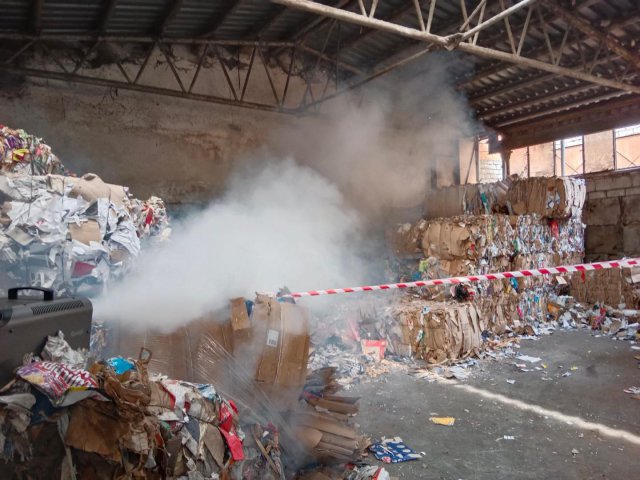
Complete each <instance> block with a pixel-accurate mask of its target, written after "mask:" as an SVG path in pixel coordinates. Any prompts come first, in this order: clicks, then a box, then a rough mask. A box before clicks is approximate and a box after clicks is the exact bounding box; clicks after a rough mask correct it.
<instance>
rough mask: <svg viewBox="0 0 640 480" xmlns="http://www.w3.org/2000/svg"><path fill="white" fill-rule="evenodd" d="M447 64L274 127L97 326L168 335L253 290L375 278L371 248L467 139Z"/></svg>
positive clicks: (107, 302) (147, 260) (124, 287)
mask: <svg viewBox="0 0 640 480" xmlns="http://www.w3.org/2000/svg"><path fill="white" fill-rule="evenodd" d="M447 65H448V61H443V59H442V58H440V57H433V59H431V60H429V61H428V62H424V63H423V64H421V65H420V66H419V67H415V68H413V69H411V71H405V72H404V73H403V74H398V75H396V76H395V77H394V78H391V79H388V80H387V83H386V87H385V89H382V88H376V87H371V88H367V90H363V91H360V92H358V93H356V94H355V95H354V96H351V97H349V96H343V97H340V98H339V99H338V100H337V101H335V102H333V103H332V105H329V106H328V109H327V110H325V111H324V112H323V114H322V115H320V116H318V117H306V118H300V119H295V120H293V121H292V122H291V124H290V125H289V126H288V127H287V128H279V129H276V130H274V132H273V135H272V137H271V142H270V145H268V146H267V148H266V149H265V152H262V153H260V154H258V153H256V154H255V155H254V157H255V161H252V162H248V163H249V165H250V166H249V167H246V166H245V167H244V168H241V169H240V170H239V171H237V172H236V173H235V174H234V175H233V177H232V178H231V180H230V181H229V183H228V188H227V191H226V193H225V194H224V195H223V196H222V197H221V198H219V199H217V200H216V201H215V202H213V203H212V204H211V205H210V206H209V207H208V208H206V209H204V210H203V211H200V212H197V213H195V214H193V215H191V216H190V217H189V218H188V219H187V220H186V222H184V224H183V225H178V226H176V228H174V237H173V240H172V241H171V242H170V243H169V244H168V245H166V246H165V247H164V248H162V249H161V250H160V251H155V252H153V253H152V254H147V255H146V256H145V257H143V258H142V259H141V261H140V262H139V265H138V268H137V269H136V272H134V273H133V274H132V275H130V276H129V277H127V278H126V279H125V280H124V281H123V282H121V283H120V284H119V285H117V286H116V287H115V288H113V289H112V290H111V291H110V292H109V293H108V294H107V295H105V296H104V297H102V298H100V299H98V301H97V302H96V305H95V306H96V315H95V316H96V318H97V319H101V320H120V321H121V325H124V326H129V327H131V328H152V329H157V330H161V331H171V330H173V329H175V328H177V327H179V326H182V325H185V324H186V323H187V322H188V321H190V320H192V319H194V318H196V317H198V316H200V315H202V314H204V313H206V312H208V311H211V310H215V309H218V308H222V307H224V306H225V305H227V303H228V300H229V298H232V297H236V296H248V297H252V296H253V294H254V293H255V292H256V291H274V290H275V289H277V288H278V287H281V286H283V285H286V286H288V287H290V288H291V289H293V290H306V289H313V288H332V287H341V286H350V285H356V284H360V283H371V282H373V281H376V280H377V278H375V277H374V276H373V275H374V272H375V273H377V272H380V271H381V270H382V263H383V254H382V253H381V252H380V250H376V248H377V247H380V245H376V242H375V241H373V239H375V240H377V241H378V242H379V244H382V243H383V242H384V234H383V232H382V230H383V227H384V223H385V221H389V220H390V219H391V213H392V212H393V211H394V210H396V209H399V208H404V209H406V208H408V207H413V206H416V205H419V204H420V203H421V201H422V198H423V195H424V192H425V189H426V188H428V186H429V185H430V183H431V181H432V179H433V178H434V177H433V176H434V174H435V175H438V177H439V178H440V179H442V178H446V177H445V175H444V174H445V173H448V172H450V171H451V170H452V165H451V162H457V161H458V158H457V149H456V145H457V141H458V139H459V138H461V137H462V136H464V135H466V134H468V132H469V130H470V122H469V117H468V114H467V109H466V107H465V104H464V101H463V100H462V99H461V98H459V97H458V95H457V94H456V92H455V91H454V90H453V88H451V87H450V86H449V85H450V84H451V79H450V78H449V71H448V68H447ZM418 68H419V69H418ZM389 84H391V85H397V86H398V88H397V89H391V93H389V88H388V85H389ZM283 158H288V160H282V159H283ZM239 160H240V159H239ZM238 163H241V162H238ZM246 163H247V162H245V164H246ZM380 280H382V279H380ZM319 300H320V299H314V300H313V302H314V303H313V306H315V305H317V304H318V303H319ZM307 304H309V303H307Z"/></svg>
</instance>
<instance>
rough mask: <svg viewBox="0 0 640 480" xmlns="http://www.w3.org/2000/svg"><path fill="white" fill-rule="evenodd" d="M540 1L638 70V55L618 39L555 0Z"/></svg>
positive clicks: (639, 68) (569, 23) (639, 57)
mask: <svg viewBox="0 0 640 480" xmlns="http://www.w3.org/2000/svg"><path fill="white" fill-rule="evenodd" d="M542 3H543V4H544V6H545V7H546V8H548V9H549V10H551V11H552V12H553V13H554V14H555V15H557V16H558V17H560V18H561V19H562V20H563V21H564V22H566V23H567V24H568V25H571V26H572V27H573V28H575V29H576V30H580V31H581V32H582V33H584V34H585V35H587V36H589V37H591V38H593V39H594V40H596V41H598V42H602V43H603V44H604V45H605V46H606V47H607V48H608V49H609V50H611V51H612V52H613V53H615V54H616V55H617V56H619V57H620V58H622V59H624V60H625V61H626V62H628V63H630V64H631V65H633V66H634V68H636V69H637V70H640V55H638V54H637V53H634V52H632V51H631V50H627V49H626V48H625V47H624V46H622V45H621V44H620V42H619V40H618V39H617V38H616V37H614V36H613V35H610V34H608V33H604V32H602V31H600V30H598V29H597V28H594V27H593V26H591V24H590V23H589V22H587V21H586V20H584V19H583V18H580V17H578V16H576V15H575V14H573V13H571V12H569V11H568V10H565V9H564V8H562V7H561V6H560V5H558V4H557V2H556V1H550V0H542Z"/></svg>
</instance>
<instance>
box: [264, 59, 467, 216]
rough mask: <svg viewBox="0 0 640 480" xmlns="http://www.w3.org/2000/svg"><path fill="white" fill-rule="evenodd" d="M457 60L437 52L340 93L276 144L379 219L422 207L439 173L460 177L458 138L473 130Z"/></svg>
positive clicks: (442, 177)
mask: <svg viewBox="0 0 640 480" xmlns="http://www.w3.org/2000/svg"><path fill="white" fill-rule="evenodd" d="M456 58H457V57H456V56H455V55H453V54H449V53H441V54H432V55H431V56H429V57H426V58H425V59H424V60H423V61H421V62H419V63H417V64H414V65H412V66H411V68H407V69H403V70H402V71H400V72H398V73H396V74H391V75H389V76H387V77H383V81H382V82H381V83H379V84H377V85H373V86H367V87H363V89H362V90H355V91H354V93H353V94H352V95H345V96H340V97H338V98H337V99H335V100H334V101H332V102H331V104H330V105H328V106H327V108H325V109H324V110H323V111H322V115H321V116H320V117H319V118H317V119H309V120H303V121H300V122H298V123H297V124H296V125H294V126H292V127H291V128H288V129H286V130H284V129H283V130H278V131H276V132H275V133H274V135H273V144H274V146H275V148H276V150H277V151H279V152H281V153H282V154H283V155H291V156H293V157H295V158H296V159H297V160H298V161H300V162H302V163H304V164H305V165H309V166H311V167H312V168H314V169H315V170H317V171H318V172H320V173H322V174H323V175H324V176H326V177H327V178H329V179H331V180H332V181H333V182H334V183H335V184H336V185H337V186H338V187H339V188H340V190H341V191H342V192H343V193H344V195H345V196H346V197H347V198H348V200H349V201H350V202H352V203H353V204H354V205H355V206H356V207H357V208H358V210H359V211H360V212H361V213H363V214H365V215H367V216H368V218H370V219H371V220H374V221H376V222H379V221H380V220H381V219H384V218H385V217H387V216H388V215H389V214H390V213H392V212H393V211H394V210H395V209H399V208H400V209H402V208H410V207H415V206H416V205H419V204H421V202H422V200H423V198H424V193H425V190H426V189H427V188H429V187H430V186H431V183H432V181H435V179H436V177H438V181H439V183H441V184H447V183H452V182H453V181H454V180H455V179H454V178H453V177H452V176H451V172H452V170H453V168H452V167H453V164H455V163H456V162H457V161H458V156H457V144H458V140H459V139H460V138H462V137H464V136H468V135H469V134H470V132H471V131H472V127H473V124H472V121H471V117H470V114H469V109H468V107H467V104H466V101H465V99H464V98H463V97H462V96H460V95H459V94H458V92H456V91H455V89H454V87H453V84H454V83H455V78H454V75H453V73H452V69H451V67H452V66H453V65H454V61H455V60H456Z"/></svg>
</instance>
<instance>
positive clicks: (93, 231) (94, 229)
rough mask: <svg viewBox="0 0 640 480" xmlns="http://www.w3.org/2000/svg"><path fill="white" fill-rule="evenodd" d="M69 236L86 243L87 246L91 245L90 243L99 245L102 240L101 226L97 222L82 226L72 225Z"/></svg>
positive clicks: (93, 221) (86, 223)
mask: <svg viewBox="0 0 640 480" xmlns="http://www.w3.org/2000/svg"><path fill="white" fill-rule="evenodd" d="M69 234H70V235H71V238H72V239H73V240H76V241H78V242H80V243H84V244H85V245H89V243H90V242H98V243H99V242H100V241H101V240H102V234H101V233H100V224H99V223H98V222H97V221H96V220H89V221H87V222H83V223H81V224H80V225H78V224H77V223H70V224H69Z"/></svg>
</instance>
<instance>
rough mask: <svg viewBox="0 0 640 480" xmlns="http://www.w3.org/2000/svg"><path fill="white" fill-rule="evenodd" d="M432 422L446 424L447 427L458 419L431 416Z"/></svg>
mask: <svg viewBox="0 0 640 480" xmlns="http://www.w3.org/2000/svg"><path fill="white" fill-rule="evenodd" d="M429 420H431V423H435V424H436V425H444V426H446V427H450V426H451V425H453V424H454V423H456V419H455V418H454V417H430V418H429Z"/></svg>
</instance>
